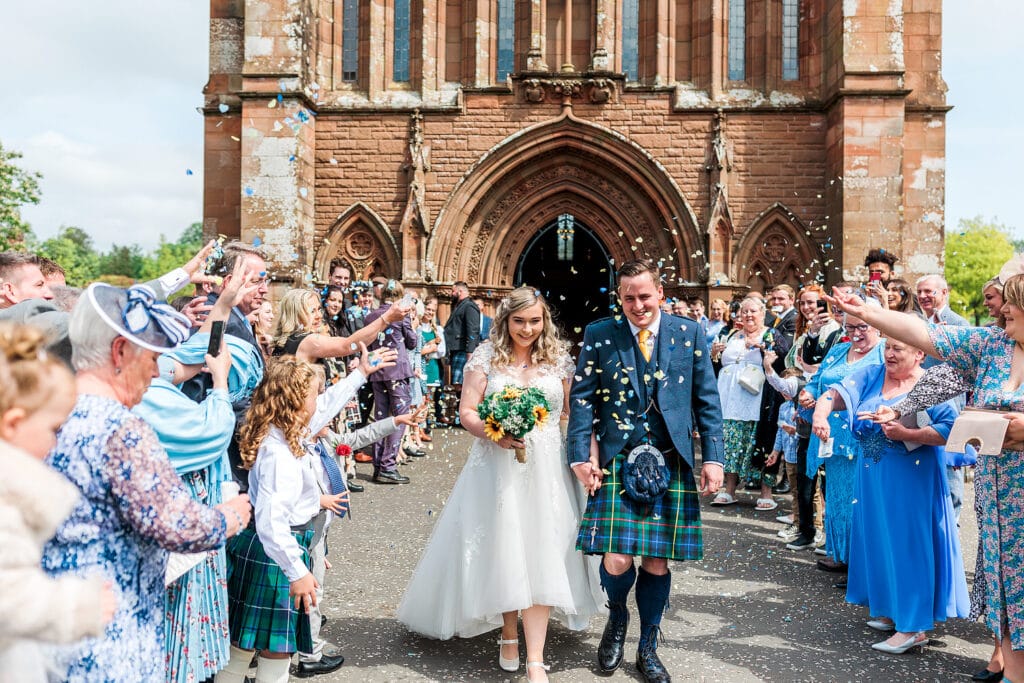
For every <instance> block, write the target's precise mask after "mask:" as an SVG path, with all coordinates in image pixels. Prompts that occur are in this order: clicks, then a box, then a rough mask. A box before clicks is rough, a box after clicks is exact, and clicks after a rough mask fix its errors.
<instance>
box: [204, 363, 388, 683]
mask: <svg viewBox="0 0 1024 683" xmlns="http://www.w3.org/2000/svg"><path fill="white" fill-rule="evenodd" d="M360 347H361V351H362V358H361V362H360V365H359V367H358V368H357V369H356V370H354V371H352V372H351V373H349V375H348V376H347V377H346V378H345V379H343V380H341V381H340V382H338V383H337V384H335V385H333V386H332V387H331V388H330V389H328V390H327V391H326V392H324V393H323V394H319V395H318V380H317V375H316V372H315V371H314V369H313V366H312V365H310V364H309V363H306V362H304V361H300V360H296V359H295V358H294V357H291V356H285V357H282V358H279V359H275V360H273V361H271V363H270V364H269V365H268V366H267V370H266V373H265V374H264V376H263V382H262V383H261V384H260V386H259V387H258V388H257V389H256V391H255V392H254V393H253V397H252V406H251V407H250V409H249V412H248V416H247V421H246V424H245V425H244V426H243V427H242V429H241V430H240V433H239V444H240V451H241V456H242V462H243V463H244V464H245V466H246V467H248V468H250V469H249V496H250V498H251V499H252V504H253V507H254V510H255V514H254V516H253V520H254V524H251V525H250V526H249V527H248V528H247V529H245V530H243V531H242V532H241V533H239V534H238V535H237V536H235V537H234V538H233V539H232V540H233V541H234V542H233V543H231V544H229V546H228V560H229V563H230V571H229V572H228V574H229V579H228V599H229V613H230V626H231V642H232V647H231V660H230V662H229V663H228V665H227V666H226V667H225V668H224V670H223V671H221V672H220V673H218V674H217V677H216V682H217V683H242V681H243V680H244V678H245V675H246V674H247V673H248V669H249V662H250V661H251V660H252V655H253V651H254V650H260V651H261V652H260V657H259V667H258V670H257V671H258V674H257V680H258V681H260V682H261V683H263V682H264V681H266V682H267V683H270V682H271V681H281V682H286V681H287V680H288V665H289V663H290V658H291V655H292V654H294V653H295V652H296V651H299V650H301V651H304V652H309V651H310V649H311V646H312V643H311V640H310V631H309V619H308V618H306V617H305V614H306V613H307V612H308V611H309V608H310V607H311V606H312V605H315V604H316V589H317V582H316V579H315V578H314V577H313V574H312V572H311V571H310V565H309V547H310V542H311V541H312V539H313V536H314V531H315V529H316V527H317V522H318V520H319V515H320V511H321V510H323V509H332V510H335V511H336V512H337V511H340V509H345V508H347V505H348V502H347V495H348V494H347V492H346V493H342V494H339V495H337V496H329V495H326V494H325V492H324V491H323V489H322V487H321V486H320V483H319V480H318V478H317V475H316V471H315V469H314V466H315V465H317V463H313V462H312V458H310V457H309V456H308V455H307V451H306V445H307V443H306V440H307V439H308V438H309V436H310V435H311V434H315V433H317V432H318V431H320V430H321V429H322V428H323V427H324V426H325V425H326V424H327V423H328V422H329V421H330V420H331V419H332V418H333V417H334V416H336V415H337V414H338V413H339V412H340V411H341V409H342V408H343V407H344V406H345V404H346V403H348V401H349V400H351V398H352V397H353V396H354V395H355V393H356V392H357V391H358V390H359V388H360V387H361V386H362V385H363V383H364V382H365V381H366V377H367V376H368V375H370V374H371V373H373V372H376V371H377V370H380V369H383V368H385V367H390V366H392V365H394V353H393V352H391V353H378V354H377V355H376V356H372V357H371V356H370V355H369V354H367V352H366V347H365V346H363V345H360ZM321 527H322V521H321Z"/></svg>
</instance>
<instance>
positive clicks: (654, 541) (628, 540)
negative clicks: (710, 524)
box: [576, 452, 704, 560]
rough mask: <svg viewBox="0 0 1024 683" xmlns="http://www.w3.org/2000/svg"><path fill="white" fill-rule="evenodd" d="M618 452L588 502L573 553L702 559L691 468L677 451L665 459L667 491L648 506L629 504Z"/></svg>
mask: <svg viewBox="0 0 1024 683" xmlns="http://www.w3.org/2000/svg"><path fill="white" fill-rule="evenodd" d="M627 455H628V453H619V454H618V455H616V456H615V458H614V459H613V460H612V461H611V463H609V466H608V467H607V468H605V470H606V471H607V472H608V474H606V475H605V477H604V481H603V482H602V483H601V488H599V489H598V490H597V493H596V494H595V495H594V496H591V497H590V498H589V499H588V500H587V509H586V511H585V512H584V513H583V519H582V520H581V521H580V531H579V535H578V536H577V537H576V549H577V550H581V551H583V552H584V553H586V554H588V555H600V554H604V553H620V554H622V555H633V556H637V555H639V556H641V557H662V558H665V559H669V560H701V559H703V558H704V540H703V535H702V533H701V523H700V496H699V495H698V493H697V485H696V483H695V482H694V479H693V470H691V469H690V466H689V465H687V464H686V463H685V462H684V461H683V459H682V457H681V456H679V454H678V453H675V452H673V453H671V454H667V455H666V456H665V464H667V465H668V467H669V470H670V472H671V473H672V479H671V480H670V482H669V487H668V491H666V492H665V495H664V496H663V497H662V499H661V500H660V501H658V502H656V503H654V504H653V505H642V504H638V503H634V502H633V501H632V500H630V499H629V498H627V497H626V496H625V495H624V494H623V491H624V487H623V485H622V464H623V462H625V460H626V456H627Z"/></svg>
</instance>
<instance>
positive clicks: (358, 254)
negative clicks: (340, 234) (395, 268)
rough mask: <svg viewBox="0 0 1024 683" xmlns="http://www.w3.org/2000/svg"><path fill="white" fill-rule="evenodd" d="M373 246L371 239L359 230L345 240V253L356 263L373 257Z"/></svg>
mask: <svg viewBox="0 0 1024 683" xmlns="http://www.w3.org/2000/svg"><path fill="white" fill-rule="evenodd" d="M373 245H374V240H373V237H371V236H370V235H369V234H368V233H366V232H363V231H362V230H359V231H357V232H354V233H352V234H351V235H349V237H348V239H347V240H345V253H346V254H348V256H349V257H350V258H352V259H354V260H356V261H365V260H366V259H368V258H370V257H371V256H373Z"/></svg>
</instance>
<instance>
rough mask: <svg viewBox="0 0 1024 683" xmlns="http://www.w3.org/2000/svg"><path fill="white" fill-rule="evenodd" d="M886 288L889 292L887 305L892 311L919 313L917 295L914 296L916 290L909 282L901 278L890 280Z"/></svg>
mask: <svg viewBox="0 0 1024 683" xmlns="http://www.w3.org/2000/svg"><path fill="white" fill-rule="evenodd" d="M885 288H886V291H887V292H888V296H887V297H886V300H885V303H886V304H887V308H888V309H889V310H890V311H899V312H900V313H916V312H917V295H916V294H914V289H913V288H912V287H911V286H910V283H909V282H907V281H906V280H904V279H903V278H901V277H894V278H892V279H891V280H889V284H887V285H886V287H885Z"/></svg>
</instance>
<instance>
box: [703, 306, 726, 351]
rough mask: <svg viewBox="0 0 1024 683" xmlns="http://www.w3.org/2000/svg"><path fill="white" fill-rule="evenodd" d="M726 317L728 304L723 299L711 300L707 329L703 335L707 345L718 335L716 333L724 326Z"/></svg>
mask: <svg viewBox="0 0 1024 683" xmlns="http://www.w3.org/2000/svg"><path fill="white" fill-rule="evenodd" d="M728 318H729V304H728V303H726V301H725V299H713V300H712V301H711V308H710V309H709V315H708V329H707V334H706V335H705V337H706V338H707V342H708V346H711V344H712V342H714V341H715V338H716V337H717V336H718V333H719V332H721V331H722V328H723V327H725V326H726V322H727V320H728Z"/></svg>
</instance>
